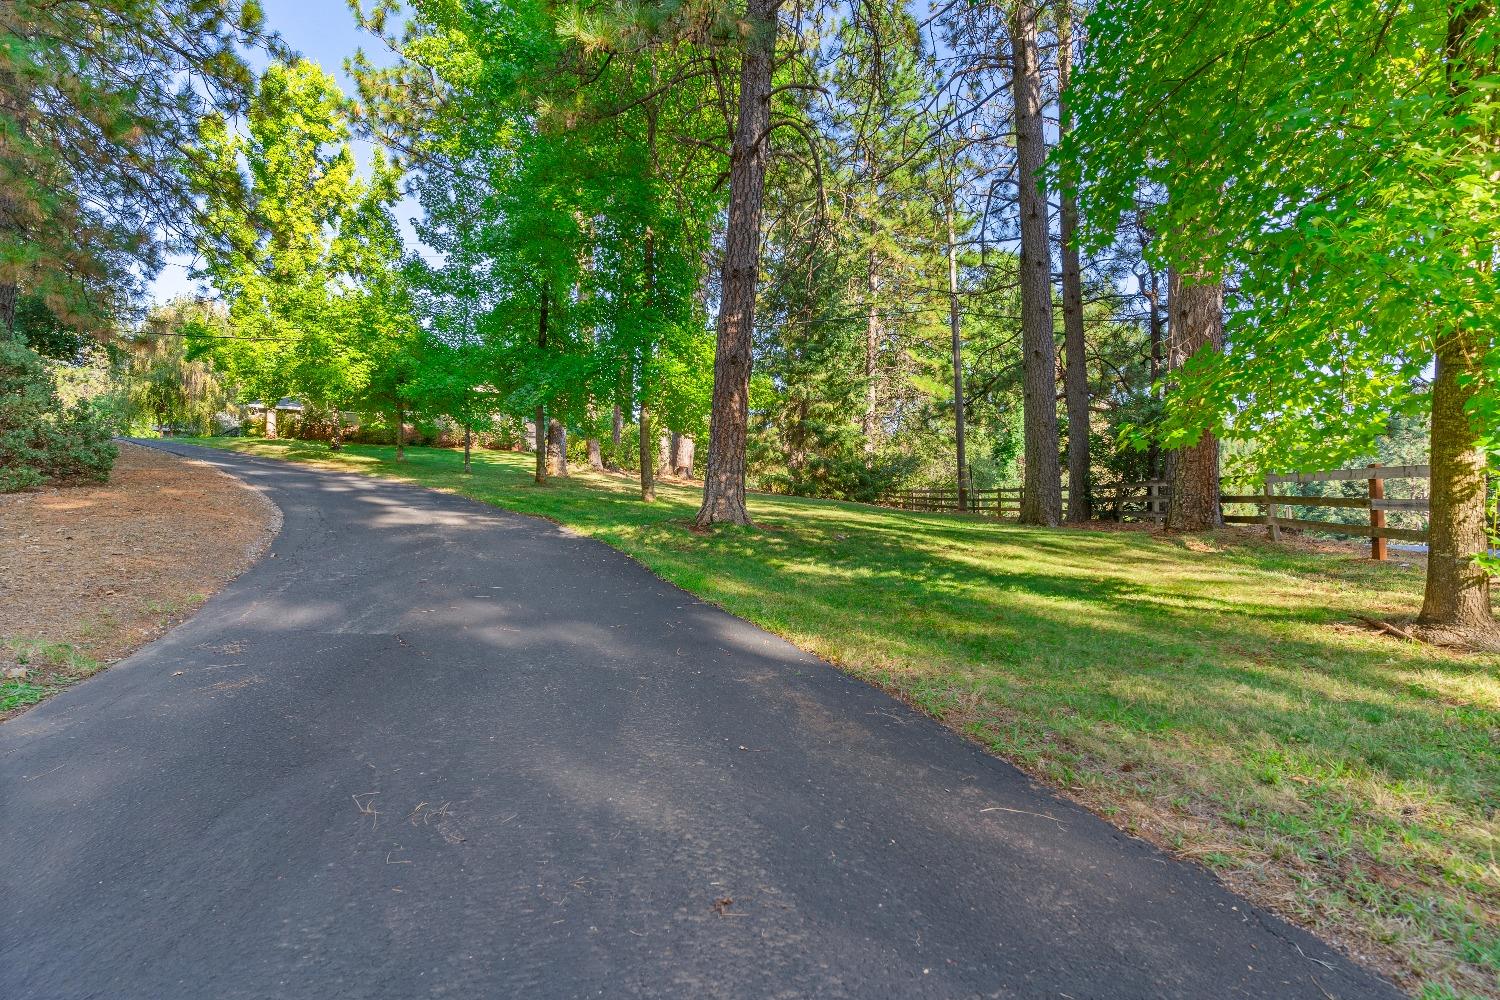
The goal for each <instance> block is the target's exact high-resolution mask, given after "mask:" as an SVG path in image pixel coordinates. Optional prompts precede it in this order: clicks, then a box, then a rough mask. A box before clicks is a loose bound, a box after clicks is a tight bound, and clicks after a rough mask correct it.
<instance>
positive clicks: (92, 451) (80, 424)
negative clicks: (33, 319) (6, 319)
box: [0, 341, 116, 493]
mask: <svg viewBox="0 0 1500 1000" xmlns="http://www.w3.org/2000/svg"><path fill="white" fill-rule="evenodd" d="M112 433H113V427H112V425H111V423H110V420H109V417H108V415H107V414H106V412H105V410H104V409H103V408H101V407H99V406H96V405H94V404H93V403H92V402H79V403H75V404H74V405H72V406H65V405H63V403H62V402H61V401H60V400H59V399H58V398H57V391H56V387H55V383H54V382H53V378H52V373H51V372H50V371H48V369H47V365H46V362H44V361H43V360H42V359H41V357H39V356H38V355H37V354H36V353H35V352H34V351H31V350H28V349H27V348H25V347H23V346H22V345H20V344H18V343H14V342H9V341H5V342H0V493H10V492H14V491H15V490H22V489H26V488H27V487H30V486H40V485H42V484H44V483H49V482H50V483H71V482H82V481H88V480H93V481H96V482H102V481H103V480H105V479H107V478H109V470H110V468H111V467H112V466H113V465H114V462H115V454H116V448H115V445H114V442H113V441H111V440H110V437H111V435H112Z"/></svg>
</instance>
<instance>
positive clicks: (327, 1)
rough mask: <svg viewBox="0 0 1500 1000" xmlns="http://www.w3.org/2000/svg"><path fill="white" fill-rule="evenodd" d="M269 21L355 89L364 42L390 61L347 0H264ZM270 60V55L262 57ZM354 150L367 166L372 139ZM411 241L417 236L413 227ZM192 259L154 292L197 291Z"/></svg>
mask: <svg viewBox="0 0 1500 1000" xmlns="http://www.w3.org/2000/svg"><path fill="white" fill-rule="evenodd" d="M261 6H262V8H263V9H264V10H265V14H266V24H267V25H269V26H270V27H272V28H274V29H275V30H277V31H279V32H281V36H282V37H283V38H285V39H286V42H287V44H288V45H290V46H291V47H292V48H293V49H295V50H296V51H297V52H298V53H300V54H301V55H303V56H304V57H306V58H308V59H311V60H312V61H314V62H316V63H319V64H321V65H322V66H323V68H324V69H326V70H328V71H329V72H330V73H332V74H333V75H334V77H335V78H336V79H337V80H338V82H339V86H341V87H343V88H344V90H345V91H346V92H348V93H353V91H354V84H353V81H351V80H350V78H349V76H348V74H346V73H345V72H344V60H345V59H347V58H348V57H349V56H352V55H353V54H354V52H355V50H356V49H359V48H361V47H363V48H364V49H365V50H366V51H367V52H368V53H369V54H370V57H371V58H372V59H373V60H374V61H375V62H377V63H378V62H384V61H388V60H387V59H385V58H383V57H384V56H385V55H386V53H385V50H384V48H383V47H382V46H381V45H380V43H379V42H378V41H376V40H375V39H374V38H372V37H371V36H370V35H368V34H366V33H364V32H363V31H360V30H359V28H357V27H356V26H355V24H354V16H353V15H352V14H350V13H349V7H348V5H347V4H346V3H345V2H344V0H262V2H261ZM256 62H257V63H258V64H259V65H264V62H265V60H264V58H261V59H258V60H256ZM354 151H355V154H356V156H357V157H358V159H359V162H360V164H361V166H363V165H364V164H365V163H367V162H368V160H369V156H370V152H371V144H370V143H368V142H365V141H363V140H356V141H355V143H354ZM414 213H415V205H413V204H412V203H411V202H410V201H407V202H403V203H402V204H401V205H399V206H397V216H398V217H399V218H400V219H401V221H402V223H403V224H405V223H406V221H407V218H408V217H409V216H411V215H413V214H414ZM405 228H407V238H408V241H410V240H411V239H412V234H411V231H410V228H409V227H405ZM190 264H191V260H190V259H188V258H174V259H172V260H171V261H169V262H168V264H167V266H166V267H165V268H164V269H163V270H162V272H161V274H160V275H158V276H157V278H156V281H155V282H153V283H152V286H151V297H152V298H153V299H156V300H158V301H161V300H165V299H169V298H171V297H173V296H174V295H180V294H183V293H192V292H195V291H196V290H197V288H196V283H195V282H193V281H191V280H190V279H189V278H188V274H187V272H188V267H189V266H190Z"/></svg>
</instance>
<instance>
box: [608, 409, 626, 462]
mask: <svg viewBox="0 0 1500 1000" xmlns="http://www.w3.org/2000/svg"><path fill="white" fill-rule="evenodd" d="M624 434H625V415H624V414H623V413H621V412H620V404H619V403H616V404H615V413H614V422H613V424H612V426H611V427H610V438H611V440H613V441H614V443H615V450H616V451H619V449H620V438H621V437H623V436H624Z"/></svg>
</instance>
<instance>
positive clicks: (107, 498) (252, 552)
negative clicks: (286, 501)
mask: <svg viewBox="0 0 1500 1000" xmlns="http://www.w3.org/2000/svg"><path fill="white" fill-rule="evenodd" d="M280 524H281V513H280V511H278V510H277V509H276V506H275V505H274V504H272V503H271V502H270V501H269V500H267V499H266V498H265V497H264V496H262V495H261V494H260V493H259V492H258V491H256V490H254V489H251V488H250V487H248V486H246V485H244V484H243V483H241V482H240V481H239V480H237V479H235V478H234V477H232V476H229V475H226V474H224V473H222V472H219V471H218V470H216V469H214V468H212V467H211V466H208V465H205V464H203V463H200V462H193V461H188V460H185V459H182V458H178V457H176V456H173V455H168V454H165V453H163V452H160V451H154V450H152V449H150V448H143V447H140V446H138V445H131V444H121V445H120V457H119V460H118V461H117V462H116V464H115V468H114V471H113V473H112V474H111V475H110V478H109V482H107V483H102V484H97V485H86V486H73V487H60V488H47V489H40V490H33V491H28V492H23V493H13V494H7V495H3V496H0V540H3V544H0V696H3V697H4V700H3V701H0V718H4V717H7V716H9V715H13V714H15V713H16V712H18V711H20V710H22V709H24V708H26V707H28V706H29V705H30V704H34V703H35V702H36V701H39V700H41V698H43V697H45V696H46V695H47V694H50V693H51V692H52V691H54V690H57V689H59V688H61V687H63V686H66V685H67V684H68V683H71V682H72V681H75V680H78V679H80V678H81V677H84V676H87V675H88V674H90V673H93V672H95V671H97V670H98V669H101V668H102V667H104V666H107V665H108V664H110V663H112V662H114V661H116V660H119V659H121V658H123V657H125V656H126V655H128V654H129V653H131V652H132V651H134V650H135V649H137V648H139V647H140V646H142V645H144V644H145V643H147V642H150V641H151V640H152V639H154V638H156V637H157V636H159V635H160V634H162V633H163V632H164V631H166V630H167V629H168V628H171V627H172V626H173V625H174V624H177V623H178V622H180V621H182V620H183V619H184V618H186V617H187V616H188V615H190V614H192V613H193V611H194V610H195V609H196V608H197V607H198V606H199V605H200V604H202V603H203V601H204V600H206V599H207V598H208V597H209V595H211V594H213V593H214V592H215V591H217V590H218V589H219V588H220V587H222V586H224V584H226V583H227V582H229V581H230V580H232V579H233V578H234V577H236V576H238V575H239V574H240V573H241V572H243V571H244V570H245V568H246V567H247V566H249V565H250V564H251V563H252V562H254V560H255V558H256V557H257V556H258V555H259V554H260V552H261V551H262V550H263V549H264V548H265V546H266V544H267V543H268V542H269V541H270V539H271V538H272V537H273V536H274V535H275V533H276V531H277V529H278V528H279V527H280ZM7 702H8V703H9V704H7Z"/></svg>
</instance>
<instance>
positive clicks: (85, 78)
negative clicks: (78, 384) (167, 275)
mask: <svg viewBox="0 0 1500 1000" xmlns="http://www.w3.org/2000/svg"><path fill="white" fill-rule="evenodd" d="M278 45H279V43H278V41H277V39H276V38H275V37H274V36H272V35H269V34H268V33H267V32H266V31H265V29H264V27H263V26H262V24H261V19H260V14H259V6H258V5H257V4H255V3H242V2H239V0H224V2H214V3H203V2H200V0H156V2H151V3H143V2H140V0H90V2H89V3H53V2H45V0H15V2H11V3H7V4H5V5H4V9H3V13H0V134H3V135H4V142H3V143H0V192H3V194H0V292H3V293H4V294H0V325H3V328H0V336H7V335H9V334H10V333H11V330H12V327H19V328H20V330H21V331H22V332H23V334H24V335H25V336H26V337H27V339H28V340H29V341H30V342H31V343H32V345H33V346H34V347H35V348H36V349H38V350H41V351H44V352H46V353H53V351H54V349H58V350H61V349H63V348H64V347H65V341H66V338H59V337H58V336H57V334H59V333H60V331H62V330H75V331H79V330H81V331H87V332H104V331H106V330H108V329H109V327H110V326H111V325H112V324H113V322H114V321H115V320H116V319H117V318H119V317H120V315H121V314H122V312H123V311H124V310H125V309H126V308H127V307H128V306H129V305H130V304H131V301H132V300H133V298H134V297H135V295H136V294H137V293H138V292H139V279H140V277H141V276H142V275H143V274H144V275H149V274H150V273H152V272H154V271H155V270H156V269H157V268H158V267H159V266H160V263H161V260H162V255H163V252H164V251H168V250H174V249H186V248H188V246H189V242H190V238H191V236H192V226H191V224H190V223H191V220H192V217H193V215H194V211H195V208H194V203H193V202H194V199H193V192H192V190H191V187H190V185H189V184H188V183H187V180H186V177H185V176H184V173H183V171H182V165H183V163H184V162H185V161H186V160H187V159H189V158H190V157H191V156H192V155H193V147H194V145H195V141H196V136H197V132H198V127H199V123H200V122H201V121H202V119H203V117H204V115H205V114H206V113H208V112H209V111H211V110H219V111H222V112H224V113H226V114H235V113H238V112H239V111H240V110H242V109H243V107H244V102H245V100H246V98H247V96H248V95H249V93H250V92H251V91H252V90H253V89H254V88H253V81H252V78H251V76H250V73H249V71H248V69H247V67H246V64H245V62H244V59H243V54H244V52H245V51H246V50H247V49H250V48H265V47H271V48H275V47H278ZM18 290H19V292H20V299H19V302H18V303H17V307H16V309H15V310H14V314H12V310H7V309H5V308H4V307H3V300H4V299H5V298H6V297H7V296H8V295H14V294H15V293H16V292H17V291H18ZM54 356H57V355H54Z"/></svg>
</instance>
